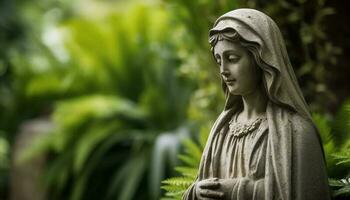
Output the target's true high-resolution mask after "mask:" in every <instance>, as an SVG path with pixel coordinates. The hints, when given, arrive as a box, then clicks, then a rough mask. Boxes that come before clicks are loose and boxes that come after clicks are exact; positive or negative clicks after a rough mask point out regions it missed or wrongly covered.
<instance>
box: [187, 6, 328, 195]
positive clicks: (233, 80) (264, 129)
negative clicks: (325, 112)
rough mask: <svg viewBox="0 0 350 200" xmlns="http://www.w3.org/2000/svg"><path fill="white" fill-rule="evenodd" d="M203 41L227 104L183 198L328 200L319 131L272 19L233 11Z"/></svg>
mask: <svg viewBox="0 0 350 200" xmlns="http://www.w3.org/2000/svg"><path fill="white" fill-rule="evenodd" d="M209 42H210V44H211V45H212V51H213V56H214V59H215V60H216V61H217V63H218V65H219V67H220V74H221V78H222V86H223V90H224V93H225V95H226V104H225V106H224V110H223V112H222V113H221V114H220V116H219V117H218V119H217V120H216V122H215V124H214V125H213V128H212V130H211V132H210V135H209V138H208V141H207V144H206V147H205V149H204V152H203V155H202V160H201V163H200V168H199V173H198V178H197V180H196V181H195V183H194V184H193V185H191V187H190V188H189V189H188V190H187V192H186V193H185V195H184V197H183V199H185V200H190V199H239V200H250V199H254V200H262V199H266V200H277V199H282V200H291V199H296V200H311V199H319V200H327V199H330V193H329V187H328V182H327V174H326V167H325V161H324V157H323V151H322V144H321V141H320V137H319V134H318V132H317V129H316V127H315V125H314V123H313V122H312V119H311V116H310V113H309V111H308V108H307V105H306V103H305V100H304V97H303V95H302V93H301V90H300V88H299V85H298V82H297V80H296V76H295V74H294V71H293V68H292V66H291V63H290V61H289V58H288V54H287V51H286V48H285V44H284V41H283V38H282V34H281V32H280V30H279V28H278V27H277V25H276V24H275V22H274V21H273V20H272V19H271V18H270V17H268V16H267V15H265V14H264V13H262V12H260V11H257V10H253V9H237V10H233V11H231V12H228V13H226V14H224V15H222V16H221V17H219V18H218V20H217V21H216V22H215V24H214V27H213V28H212V29H211V30H210V32H209Z"/></svg>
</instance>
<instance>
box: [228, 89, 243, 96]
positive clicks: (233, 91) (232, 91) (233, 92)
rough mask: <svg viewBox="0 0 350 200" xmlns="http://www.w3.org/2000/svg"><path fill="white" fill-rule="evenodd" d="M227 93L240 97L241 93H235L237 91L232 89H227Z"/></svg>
mask: <svg viewBox="0 0 350 200" xmlns="http://www.w3.org/2000/svg"><path fill="white" fill-rule="evenodd" d="M228 91H229V93H230V94H232V95H236V96H242V93H241V92H239V91H237V90H233V89H230V88H229V89H228Z"/></svg>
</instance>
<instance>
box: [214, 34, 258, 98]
mask: <svg viewBox="0 0 350 200" xmlns="http://www.w3.org/2000/svg"><path fill="white" fill-rule="evenodd" d="M209 41H210V44H211V45H212V48H211V50H212V53H213V56H214V59H215V61H216V62H217V64H218V65H219V66H220V75H221V80H222V84H223V88H224V90H227V92H228V93H230V94H231V95H241V96H244V95H247V94H249V93H253V92H254V91H255V90H261V89H263V88H261V87H260V86H261V85H262V82H261V79H262V73H261V69H260V67H259V64H258V63H259V61H258V60H257V59H258V58H259V56H258V54H257V51H254V49H255V48H254V45H255V44H254V43H251V42H248V41H245V40H244V39H242V37H240V35H239V34H238V33H237V32H236V31H235V30H233V29H227V30H223V31H220V32H217V33H215V34H213V35H211V36H210V39H209Z"/></svg>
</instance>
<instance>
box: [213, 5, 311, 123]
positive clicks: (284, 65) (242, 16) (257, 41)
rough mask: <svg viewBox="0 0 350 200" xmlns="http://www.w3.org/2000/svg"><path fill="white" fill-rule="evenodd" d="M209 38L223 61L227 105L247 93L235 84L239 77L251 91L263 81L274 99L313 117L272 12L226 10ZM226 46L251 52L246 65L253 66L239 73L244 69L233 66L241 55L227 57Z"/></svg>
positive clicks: (270, 99)
mask: <svg viewBox="0 0 350 200" xmlns="http://www.w3.org/2000/svg"><path fill="white" fill-rule="evenodd" d="M209 42H210V44H211V46H212V48H211V50H212V52H213V56H214V58H215V60H216V61H217V62H218V63H219V64H220V73H221V75H222V76H221V78H222V86H223V89H224V92H225V94H226V106H225V109H232V108H233V109H237V107H238V106H239V104H240V99H241V98H240V97H239V95H242V94H244V93H242V91H240V90H239V88H234V85H235V84H234V83H235V82H230V81H231V80H233V79H235V78H236V80H233V81H237V82H236V83H237V84H236V86H237V87H238V86H239V85H238V83H240V86H242V87H243V86H244V87H245V88H243V89H248V90H247V91H249V89H252V88H253V87H254V85H255V86H259V85H262V86H263V87H262V88H261V89H264V91H265V92H266V95H267V97H268V99H269V101H270V102H272V103H274V104H277V105H280V106H283V107H285V108H287V109H291V110H294V111H296V112H298V113H300V114H301V115H303V116H306V117H310V114H309V111H308V109H307V106H306V103H305V100H304V97H303V95H302V93H301V90H300V88H299V85H298V83H297V79H296V77H295V74H294V71H293V68H292V65H291V63H290V61H289V57H288V54H287V50H286V47H285V44H284V40H283V38H282V34H281V32H280V30H279V28H278V27H277V25H276V23H275V22H274V21H273V20H272V19H271V18H270V17H269V16H267V15H266V14H264V13H262V12H260V11H257V10H254V9H237V10H233V11H230V12H228V13H225V14H224V15H222V16H221V17H219V18H218V19H217V20H216V22H215V24H214V26H213V28H212V29H211V30H210V31H209ZM223 49H226V50H234V49H236V50H239V51H240V53H241V54H242V55H247V57H245V58H247V59H249V63H248V61H247V63H245V66H248V67H249V70H246V71H243V73H245V74H243V73H241V74H235V73H239V72H242V71H239V72H237V71H236V72H235V70H233V67H234V64H235V63H234V62H239V60H238V59H237V58H238V57H237V56H235V55H232V54H227V55H228V57H227V56H226V57H224V59H226V60H224V59H223V57H222V56H225V54H224V52H223ZM231 52H233V51H231ZM220 54H221V55H220ZM242 55H241V57H242ZM223 61H225V62H226V63H224V62H223ZM240 61H244V60H240ZM230 62H231V63H230ZM228 63H229V64H228ZM223 64H224V65H223ZM228 66H231V68H229V67H228ZM243 79H246V80H243ZM225 81H226V82H225ZM239 81H240V82H239ZM249 82H252V83H251V85H250V86H249V85H247V84H248V83H249ZM230 84H231V85H230ZM248 86H249V87H248ZM243 92H244V91H243Z"/></svg>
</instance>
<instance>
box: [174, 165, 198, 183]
mask: <svg viewBox="0 0 350 200" xmlns="http://www.w3.org/2000/svg"><path fill="white" fill-rule="evenodd" d="M175 170H176V171H177V172H179V173H181V174H182V175H183V176H184V177H188V178H191V179H193V180H194V179H195V178H196V176H197V172H198V169H197V168H194V167H176V168H175Z"/></svg>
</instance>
